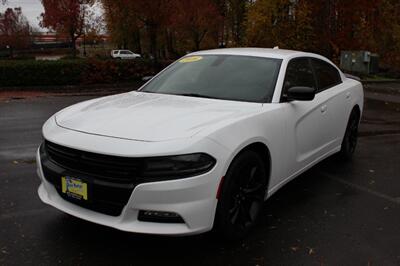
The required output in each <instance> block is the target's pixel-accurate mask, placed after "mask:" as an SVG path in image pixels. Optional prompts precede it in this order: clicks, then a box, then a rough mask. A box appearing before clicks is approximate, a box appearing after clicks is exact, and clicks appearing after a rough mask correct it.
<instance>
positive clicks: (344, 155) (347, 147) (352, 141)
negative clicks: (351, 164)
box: [339, 109, 360, 161]
mask: <svg viewBox="0 0 400 266" xmlns="http://www.w3.org/2000/svg"><path fill="white" fill-rule="evenodd" d="M359 120H360V115H359V114H358V112H357V110H356V109H353V111H352V112H351V114H350V118H349V122H348V123H347V127H346V132H345V134H344V137H343V141H342V147H341V149H340V152H339V157H340V159H342V160H344V161H349V160H351V158H352V157H353V154H354V152H355V150H356V147H357V141H358V124H359Z"/></svg>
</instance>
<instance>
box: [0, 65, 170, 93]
mask: <svg viewBox="0 0 400 266" xmlns="http://www.w3.org/2000/svg"><path fill="white" fill-rule="evenodd" d="M169 63H170V62H162V63H159V64H157V65H154V64H153V63H151V62H149V61H143V60H129V61H121V60H98V59H88V60H85V59H81V60H77V59H75V60H68V59H63V60H58V61H34V60H24V61H22V60H1V61H0V87H8V86H49V85H50V86H53V85H79V84H101V83H118V82H129V81H136V80H140V79H141V78H142V77H143V76H149V75H154V74H156V73H157V72H158V71H160V70H161V69H162V68H164V67H165V66H167V65H168V64H169Z"/></svg>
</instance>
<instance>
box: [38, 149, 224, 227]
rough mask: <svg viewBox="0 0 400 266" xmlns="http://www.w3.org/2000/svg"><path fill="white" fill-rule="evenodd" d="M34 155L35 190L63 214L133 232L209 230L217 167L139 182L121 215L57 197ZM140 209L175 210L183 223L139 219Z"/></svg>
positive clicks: (211, 224)
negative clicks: (197, 173) (191, 174)
mask: <svg viewBox="0 0 400 266" xmlns="http://www.w3.org/2000/svg"><path fill="white" fill-rule="evenodd" d="M36 157H37V158H36V160H37V166H38V168H37V174H38V176H39V177H40V179H41V181H42V183H41V185H40V186H39V189H38V194H39V197H40V199H41V200H42V201H43V202H44V203H46V204H49V205H51V206H53V207H55V208H57V209H59V210H61V211H63V212H65V213H68V214H70V215H73V216H76V217H78V218H81V219H84V220H87V221H90V222H93V223H97V224H101V225H105V226H109V227H113V228H116V229H119V230H122V231H128V232H135V233H146V234H159V235H191V234H199V233H202V232H206V231H209V230H211V229H212V226H213V221H214V215H215V209H216V206H217V199H216V190H217V187H218V184H219V179H218V178H216V176H218V175H217V172H219V171H218V167H214V169H213V170H211V171H210V172H208V173H206V174H203V175H200V176H196V177H191V178H186V179H180V180H173V181H163V182H154V183H144V184H139V185H137V186H136V187H135V189H134V190H133V193H132V195H131V197H130V199H129V201H128V203H127V205H126V206H125V207H124V209H123V211H122V213H121V215H120V216H117V217H114V216H109V215H105V214H101V213H98V212H94V211H91V210H89V209H86V208H83V207H80V206H78V205H75V204H73V203H70V202H68V201H66V200H64V199H63V198H61V197H60V195H59V194H58V192H57V191H56V189H55V187H54V186H53V185H52V184H51V183H49V182H48V181H47V180H46V179H45V178H44V175H43V170H42V166H41V163H40V154H39V150H38V152H37V155H36ZM140 210H151V211H165V212H173V213H177V214H179V215H180V216H181V217H182V218H183V220H184V223H154V222H143V221H139V220H138V214H139V211H140Z"/></svg>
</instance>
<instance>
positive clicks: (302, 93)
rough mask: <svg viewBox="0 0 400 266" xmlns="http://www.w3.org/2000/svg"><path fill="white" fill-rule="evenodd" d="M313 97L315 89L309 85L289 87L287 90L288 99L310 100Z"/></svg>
mask: <svg viewBox="0 0 400 266" xmlns="http://www.w3.org/2000/svg"><path fill="white" fill-rule="evenodd" d="M314 98H315V89H314V88H311V87H291V88H290V89H288V91H287V99H288V100H289V101H312V100H314Z"/></svg>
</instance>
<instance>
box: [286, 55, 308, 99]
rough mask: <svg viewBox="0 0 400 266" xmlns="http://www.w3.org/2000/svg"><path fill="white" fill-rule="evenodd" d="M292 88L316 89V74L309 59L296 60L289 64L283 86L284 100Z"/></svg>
mask: <svg viewBox="0 0 400 266" xmlns="http://www.w3.org/2000/svg"><path fill="white" fill-rule="evenodd" d="M292 87H310V88H316V84H315V79H314V73H313V70H312V68H311V64H310V60H309V59H308V58H296V59H292V60H291V61H290V62H289V64H288V66H287V69H286V76H285V83H284V85H283V92H282V97H283V98H285V97H286V93H287V91H288V89H290V88H292Z"/></svg>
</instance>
